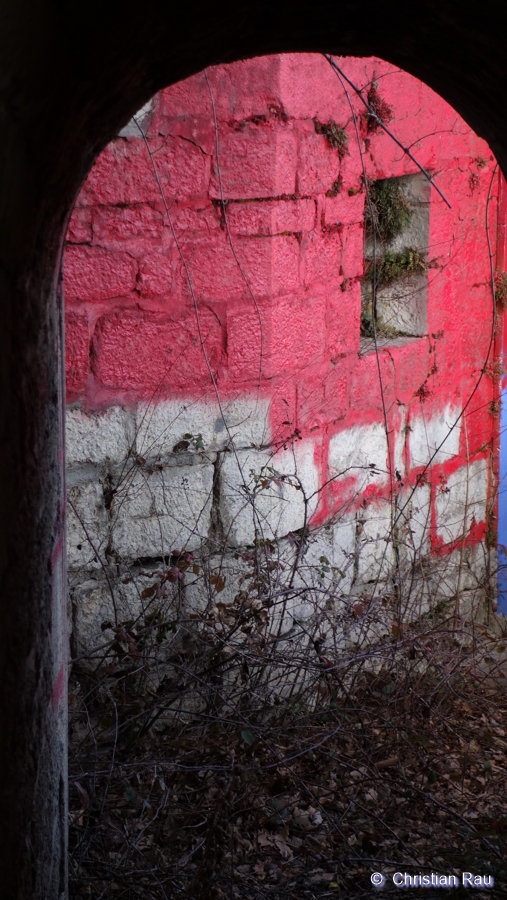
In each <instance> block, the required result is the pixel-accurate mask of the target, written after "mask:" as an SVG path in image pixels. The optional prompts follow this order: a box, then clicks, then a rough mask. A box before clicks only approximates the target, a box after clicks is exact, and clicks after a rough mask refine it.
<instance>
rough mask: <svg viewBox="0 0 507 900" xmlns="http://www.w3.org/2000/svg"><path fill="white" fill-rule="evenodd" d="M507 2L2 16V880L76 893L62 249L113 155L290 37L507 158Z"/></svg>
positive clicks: (15, 894) (298, 47) (50, 896)
mask: <svg viewBox="0 0 507 900" xmlns="http://www.w3.org/2000/svg"><path fill="white" fill-rule="evenodd" d="M506 20H507V11H506V10H505V7H504V6H503V5H502V4H499V3H496V2H493V0H486V3H485V4H484V5H483V6H482V7H481V9H480V10H477V9H476V8H475V7H466V6H463V4H458V3H457V2H456V0H448V2H446V3H445V4H443V3H442V2H440V3H436V2H434V0H422V2H421V3H419V4H417V5H415V4H413V5H411V6H410V5H409V6H407V4H406V3H402V2H401V0H386V2H375V3H373V2H371V0H367V2H363V3H358V2H357V0H344V2H333V3H330V2H326V0H317V2H314V3H310V4H303V3H298V4H295V3H288V2H270V3H266V2H263V0H261V2H258V0H257V2H255V3H252V2H246V3H242V4H229V3H225V2H218V3H213V4H209V3H208V4H204V3H200V2H196V0H194V2H193V3H189V4H178V5H177V4H174V3H168V2H167V0H164V2H162V0H145V2H143V3H142V4H125V3H124V2H123V3H120V2H118V0H101V2H100V3H98V2H95V0H92V2H89V3H87V4H85V5H82V4H81V5H79V4H77V5H76V4H75V3H72V4H71V3H69V2H54V3H49V2H48V0H37V2H36V0H25V2H19V0H16V2H14V0H8V2H7V3H5V4H4V5H3V8H2V12H1V15H0V23H1V28H0V35H1V37H0V42H1V54H0V59H1V68H0V117H1V121H2V129H1V142H0V167H1V172H2V195H1V219H0V285H1V288H0V298H1V299H0V316H1V318H0V342H1V349H0V379H1V384H0V397H1V404H0V410H1V412H0V427H1V461H2V466H1V471H2V491H1V502H2V517H1V528H2V532H1V538H0V542H1V543H0V546H1V551H0V552H1V557H0V559H1V562H0V568H1V594H0V596H1V601H0V729H1V730H0V734H1V752H0V778H1V803H0V822H1V828H0V860H1V864H0V884H1V886H2V889H1V890H2V896H4V897H5V898H9V900H10V898H12V900H15V898H16V900H21V898H26V900H28V898H30V900H38V898H47V900H56V898H60V897H63V896H65V892H66V887H65V883H66V874H65V849H66V848H65V808H66V804H65V741H64V730H65V728H64V725H65V723H64V709H65V660H64V646H65V641H64V614H63V613H62V605H61V600H62V596H63V591H64V577H63V576H64V572H63V557H64V555H63V552H62V550H63V543H62V536H63V503H62V500H63V476H62V472H63V455H62V452H61V447H62V437H61V435H62V430H61V397H62V387H61V386H62V366H61V352H60V346H61V332H60V311H61V310H60V306H61V299H60V298H59V297H58V287H57V281H58V276H57V273H58V262H59V256H60V252H61V245H62V240H63V235H64V231H65V224H66V221H67V217H68V215H69V213H70V210H71V208H72V205H73V201H74V198H75V196H76V193H77V190H78V188H79V186H80V184H81V182H82V180H83V179H84V177H85V175H86V173H87V171H88V170H89V168H90V167H91V165H92V163H93V160H94V159H95V157H96V155H97V153H98V152H99V151H100V150H101V149H102V148H103V147H104V146H105V144H106V143H107V142H108V140H110V139H111V138H112V137H113V135H114V134H115V133H117V132H118V130H119V128H120V127H121V126H122V125H124V124H125V123H126V121H127V120H128V119H129V117H130V116H131V115H132V113H133V112H135V110H136V109H139V108H140V107H141V106H142V104H143V103H144V102H145V101H146V100H147V99H148V98H149V97H150V96H152V95H153V94H154V93H155V92H156V91H157V90H158V89H160V88H161V87H163V86H165V85H168V84H170V83H172V82H175V81H177V80H179V79H181V78H184V77H186V76H188V75H190V74H192V73H193V72H196V71H198V70H200V69H202V68H203V67H205V66H207V65H210V64H213V63H219V62H228V61H232V60H234V59H239V58H242V57H247V56H254V55H261V54H266V53H279V52H283V51H328V52H331V53H334V54H353V55H355V56H361V55H376V56H380V57H382V58H384V59H386V60H388V61H390V62H392V63H393V64H396V65H399V66H401V67H402V68H403V69H405V70H406V71H408V72H410V73H411V74H413V75H415V76H416V77H418V78H420V79H422V80H423V81H425V82H426V83H427V84H428V85H429V86H430V87H432V88H433V89H434V90H436V91H437V92H439V93H440V94H441V95H442V96H443V97H444V98H445V99H446V100H447V101H448V102H449V103H451V104H452V105H453V106H454V107H455V108H456V110H457V111H458V112H459V113H460V114H461V115H462V116H463V117H464V118H465V119H466V120H467V121H468V123H469V124H470V125H471V126H472V128H473V129H474V130H475V131H476V132H477V133H478V134H479V135H480V136H482V137H484V138H485V139H486V140H487V141H488V143H489V144H490V146H491V148H492V150H493V151H494V153H495V154H496V156H497V158H498V160H499V162H500V165H501V166H503V169H504V172H505V171H507V109H506V106H505V89H506V83H507V62H506V56H505V47H504V44H505V38H504V35H505V25H506V24H507V21H506Z"/></svg>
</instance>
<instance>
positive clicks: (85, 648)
mask: <svg viewBox="0 0 507 900" xmlns="http://www.w3.org/2000/svg"><path fill="white" fill-rule="evenodd" d="M113 592H114V603H113V598H112V596H111V590H110V588H109V585H108V584H107V582H106V581H105V580H101V581H92V580H89V581H84V582H82V584H80V585H79V586H78V587H75V588H74V589H73V590H72V591H71V603H72V613H73V629H72V640H73V645H74V652H75V654H76V655H77V656H81V655H82V654H90V655H91V657H92V658H91V659H90V661H89V662H90V664H93V663H95V664H96V663H97V662H98V661H99V659H101V658H102V657H103V655H104V652H105V650H99V649H98V648H99V647H102V646H103V645H104V644H106V643H107V642H108V641H111V640H113V638H114V632H113V631H112V630H111V628H106V629H104V630H103V629H102V624H103V623H106V622H110V623H111V624H112V625H121V624H123V623H124V622H127V621H136V620H137V618H138V617H139V616H140V615H141V613H142V611H143V604H142V600H141V597H140V593H139V592H137V591H132V590H128V586H127V588H126V586H124V585H122V584H118V583H115V584H113ZM81 664H82V663H81Z"/></svg>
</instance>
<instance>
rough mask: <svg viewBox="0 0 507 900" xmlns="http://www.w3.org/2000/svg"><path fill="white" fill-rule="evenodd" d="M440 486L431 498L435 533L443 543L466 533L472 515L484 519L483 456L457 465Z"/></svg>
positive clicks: (485, 464) (485, 472)
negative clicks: (433, 500) (434, 512)
mask: <svg viewBox="0 0 507 900" xmlns="http://www.w3.org/2000/svg"><path fill="white" fill-rule="evenodd" d="M443 488H444V489H440V488H437V495H436V499H435V505H436V513H437V533H438V535H439V536H440V537H441V538H442V539H443V540H444V541H445V542H446V543H451V542H452V541H456V540H457V539H458V538H459V537H461V535H463V534H467V533H468V531H469V529H470V526H471V524H472V520H473V519H475V521H476V522H484V521H485V519H486V500H487V495H488V462H487V460H485V459H480V460H477V461H476V462H474V463H472V465H471V466H462V467H461V468H460V469H457V471H456V472H454V473H453V474H452V475H450V476H449V478H448V479H447V484H446V485H445V486H443Z"/></svg>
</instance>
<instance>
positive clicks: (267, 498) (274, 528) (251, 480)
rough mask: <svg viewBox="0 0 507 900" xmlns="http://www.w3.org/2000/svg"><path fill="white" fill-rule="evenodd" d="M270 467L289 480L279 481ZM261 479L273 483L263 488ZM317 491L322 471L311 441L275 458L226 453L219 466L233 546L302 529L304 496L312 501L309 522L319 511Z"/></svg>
mask: <svg viewBox="0 0 507 900" xmlns="http://www.w3.org/2000/svg"><path fill="white" fill-rule="evenodd" d="M270 469H273V470H275V472H276V473H278V475H284V476H289V479H288V480H282V481H280V480H278V478H277V475H276V474H275V475H273V473H272V472H270V471H269V470H270ZM259 476H260V477H261V480H262V478H266V479H273V480H271V481H270V482H269V484H268V485H267V486H266V487H264V488H262V487H260V481H259ZM256 479H258V480H257V481H256ZM277 481H278V483H276V482H277ZM301 485H302V490H301V489H299V488H300V486H301ZM317 490H318V471H317V467H316V465H315V461H314V444H313V442H312V441H304V442H301V443H298V444H296V445H295V446H294V449H293V450H292V449H291V450H281V451H279V452H278V453H276V454H275V455H273V454H269V453H267V452H265V451H256V450H241V451H239V452H238V453H236V454H234V453H227V454H225V455H224V458H223V462H222V467H221V497H220V513H221V517H222V522H223V526H224V529H225V534H226V538H227V540H228V541H229V543H231V544H232V545H233V546H240V545H249V544H252V543H254V541H255V540H256V539H266V538H269V539H274V538H275V537H282V536H283V535H285V534H287V533H288V532H289V531H296V530H297V529H298V528H302V527H303V525H304V524H305V496H304V495H306V498H307V500H308V507H307V511H306V512H307V517H308V519H309V518H310V517H311V515H312V514H313V512H314V511H315V509H316V507H317V502H318V497H317V494H316V491H317ZM303 492H304V493H303Z"/></svg>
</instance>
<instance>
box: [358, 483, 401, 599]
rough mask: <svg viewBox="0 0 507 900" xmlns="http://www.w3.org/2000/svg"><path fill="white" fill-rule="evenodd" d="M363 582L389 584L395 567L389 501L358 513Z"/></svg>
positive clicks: (359, 550) (361, 578) (359, 578)
mask: <svg viewBox="0 0 507 900" xmlns="http://www.w3.org/2000/svg"><path fill="white" fill-rule="evenodd" d="M357 521H358V531H360V534H359V541H358V563H357V577H358V580H359V581H363V582H371V581H377V580H385V579H386V578H387V577H388V575H389V573H390V572H391V571H392V567H393V564H394V550H393V528H392V517H391V504H390V503H388V502H387V501H385V500H382V501H380V502H378V503H370V504H369V505H368V506H367V507H366V508H365V509H362V510H360V512H359V513H358V519H357Z"/></svg>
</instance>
